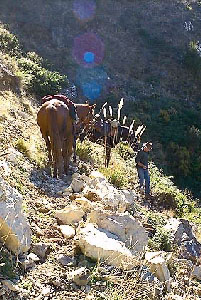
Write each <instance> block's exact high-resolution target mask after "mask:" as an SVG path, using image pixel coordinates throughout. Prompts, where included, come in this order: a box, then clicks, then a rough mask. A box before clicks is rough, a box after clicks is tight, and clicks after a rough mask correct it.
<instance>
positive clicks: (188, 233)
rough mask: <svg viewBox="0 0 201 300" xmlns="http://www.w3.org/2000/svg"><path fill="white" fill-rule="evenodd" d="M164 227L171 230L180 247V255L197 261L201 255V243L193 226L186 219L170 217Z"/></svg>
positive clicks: (170, 232) (171, 234)
mask: <svg viewBox="0 0 201 300" xmlns="http://www.w3.org/2000/svg"><path fill="white" fill-rule="evenodd" d="M164 229H165V230H166V231H167V232H169V234H170V237H171V240H172V242H173V243H174V244H176V245H178V246H179V247H180V256H181V257H182V258H186V259H190V260H192V261H193V262H196V261H197V260H198V259H199V258H200V257H201V244H200V243H199V242H198V241H197V239H196V237H195V235H194V234H193V231H192V226H191V225H190V223H189V221H188V220H185V219H179V220H178V219H175V218H171V219H169V221H168V223H167V224H166V225H165V226H164Z"/></svg>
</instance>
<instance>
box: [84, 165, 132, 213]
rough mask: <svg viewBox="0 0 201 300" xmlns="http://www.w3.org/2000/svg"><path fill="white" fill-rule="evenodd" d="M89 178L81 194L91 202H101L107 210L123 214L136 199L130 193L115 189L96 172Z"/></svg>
mask: <svg viewBox="0 0 201 300" xmlns="http://www.w3.org/2000/svg"><path fill="white" fill-rule="evenodd" d="M90 178H91V179H90V180H89V181H88V183H87V186H86V187H85V188H84V190H83V194H84V195H85V197H86V198H88V199H89V200H91V201H101V202H102V203H103V204H104V206H105V207H107V208H108V209H112V210H114V209H115V210H117V211H119V212H125V211H126V210H127V209H128V208H129V207H130V206H131V205H132V204H133V202H134V200H135V199H136V197H137V196H136V194H135V193H134V192H132V191H126V190H118V189H116V188H115V187H114V186H113V185H112V184H110V183H109V182H108V181H107V179H106V178H105V177H104V176H103V175H102V174H101V173H100V172H98V171H93V172H92V173H91V174H90ZM89 197H90V198H89Z"/></svg>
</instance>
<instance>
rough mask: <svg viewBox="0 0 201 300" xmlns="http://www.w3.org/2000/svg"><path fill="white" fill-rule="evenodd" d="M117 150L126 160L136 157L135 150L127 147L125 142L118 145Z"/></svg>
mask: <svg viewBox="0 0 201 300" xmlns="http://www.w3.org/2000/svg"><path fill="white" fill-rule="evenodd" d="M116 149H117V152H118V154H119V155H120V156H121V157H122V158H123V159H125V160H127V159H129V158H131V157H133V155H134V151H133V149H132V148H131V147H130V146H129V145H127V144H125V143H123V142H122V143H120V144H118V146H117V147H116Z"/></svg>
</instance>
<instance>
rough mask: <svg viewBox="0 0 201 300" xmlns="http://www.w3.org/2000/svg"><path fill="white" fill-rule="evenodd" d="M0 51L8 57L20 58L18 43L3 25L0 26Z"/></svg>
mask: <svg viewBox="0 0 201 300" xmlns="http://www.w3.org/2000/svg"><path fill="white" fill-rule="evenodd" d="M0 50H1V51H2V52H3V53H5V54H9V55H10V56H16V57H19V56H21V50H20V45H19V41H18V39H17V38H16V36H15V35H14V34H12V33H10V32H9V31H8V30H7V29H6V28H5V26H4V25H3V24H0Z"/></svg>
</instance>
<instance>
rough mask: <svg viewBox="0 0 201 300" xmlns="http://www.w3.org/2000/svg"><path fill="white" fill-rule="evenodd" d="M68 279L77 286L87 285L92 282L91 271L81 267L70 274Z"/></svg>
mask: <svg viewBox="0 0 201 300" xmlns="http://www.w3.org/2000/svg"><path fill="white" fill-rule="evenodd" d="M68 279H70V280H73V281H74V282H75V283H76V284H77V285H80V286H83V285H86V284H87V283H88V282H89V280H90V276H89V271H88V270H87V269H86V268H85V267H81V268H79V269H77V270H75V271H73V272H71V273H70V274H68Z"/></svg>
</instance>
